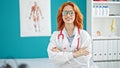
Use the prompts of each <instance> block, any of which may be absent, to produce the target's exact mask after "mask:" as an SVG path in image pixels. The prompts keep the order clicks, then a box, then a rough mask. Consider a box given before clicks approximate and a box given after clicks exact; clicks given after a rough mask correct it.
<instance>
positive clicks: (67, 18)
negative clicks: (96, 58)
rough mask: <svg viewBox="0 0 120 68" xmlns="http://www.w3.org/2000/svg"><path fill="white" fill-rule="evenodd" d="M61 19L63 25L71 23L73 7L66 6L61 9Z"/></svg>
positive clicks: (73, 16) (73, 17)
mask: <svg viewBox="0 0 120 68" xmlns="http://www.w3.org/2000/svg"><path fill="white" fill-rule="evenodd" d="M62 18H63V21H64V22H65V23H73V22H74V20H75V12H74V10H73V7H72V6H70V5H67V6H65V7H64V8H63V11H62Z"/></svg>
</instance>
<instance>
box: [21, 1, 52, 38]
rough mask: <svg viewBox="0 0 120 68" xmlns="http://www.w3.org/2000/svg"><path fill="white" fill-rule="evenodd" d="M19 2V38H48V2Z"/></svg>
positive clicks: (49, 33) (49, 25)
mask: <svg viewBox="0 0 120 68" xmlns="http://www.w3.org/2000/svg"><path fill="white" fill-rule="evenodd" d="M19 1H20V33H21V37H30V36H50V35H51V18H50V16H51V15H50V13H51V12H50V0H19Z"/></svg>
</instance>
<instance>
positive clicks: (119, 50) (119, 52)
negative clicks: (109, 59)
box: [117, 40, 120, 60]
mask: <svg viewBox="0 0 120 68" xmlns="http://www.w3.org/2000/svg"><path fill="white" fill-rule="evenodd" d="M117 55H118V56H117V57H118V60H120V40H118V53H117Z"/></svg>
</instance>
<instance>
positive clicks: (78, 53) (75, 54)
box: [73, 47, 89, 58]
mask: <svg viewBox="0 0 120 68" xmlns="http://www.w3.org/2000/svg"><path fill="white" fill-rule="evenodd" d="M86 48H87V47H83V48H80V49H79V50H78V51H75V52H73V57H75V58H76V57H79V56H87V55H89V51H88V50H86Z"/></svg>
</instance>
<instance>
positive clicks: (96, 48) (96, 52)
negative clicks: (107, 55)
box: [93, 40, 103, 61]
mask: <svg viewBox="0 0 120 68" xmlns="http://www.w3.org/2000/svg"><path fill="white" fill-rule="evenodd" d="M101 45H103V41H99V40H97V41H93V60H94V61H99V60H102V59H103V57H102V46H101Z"/></svg>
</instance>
